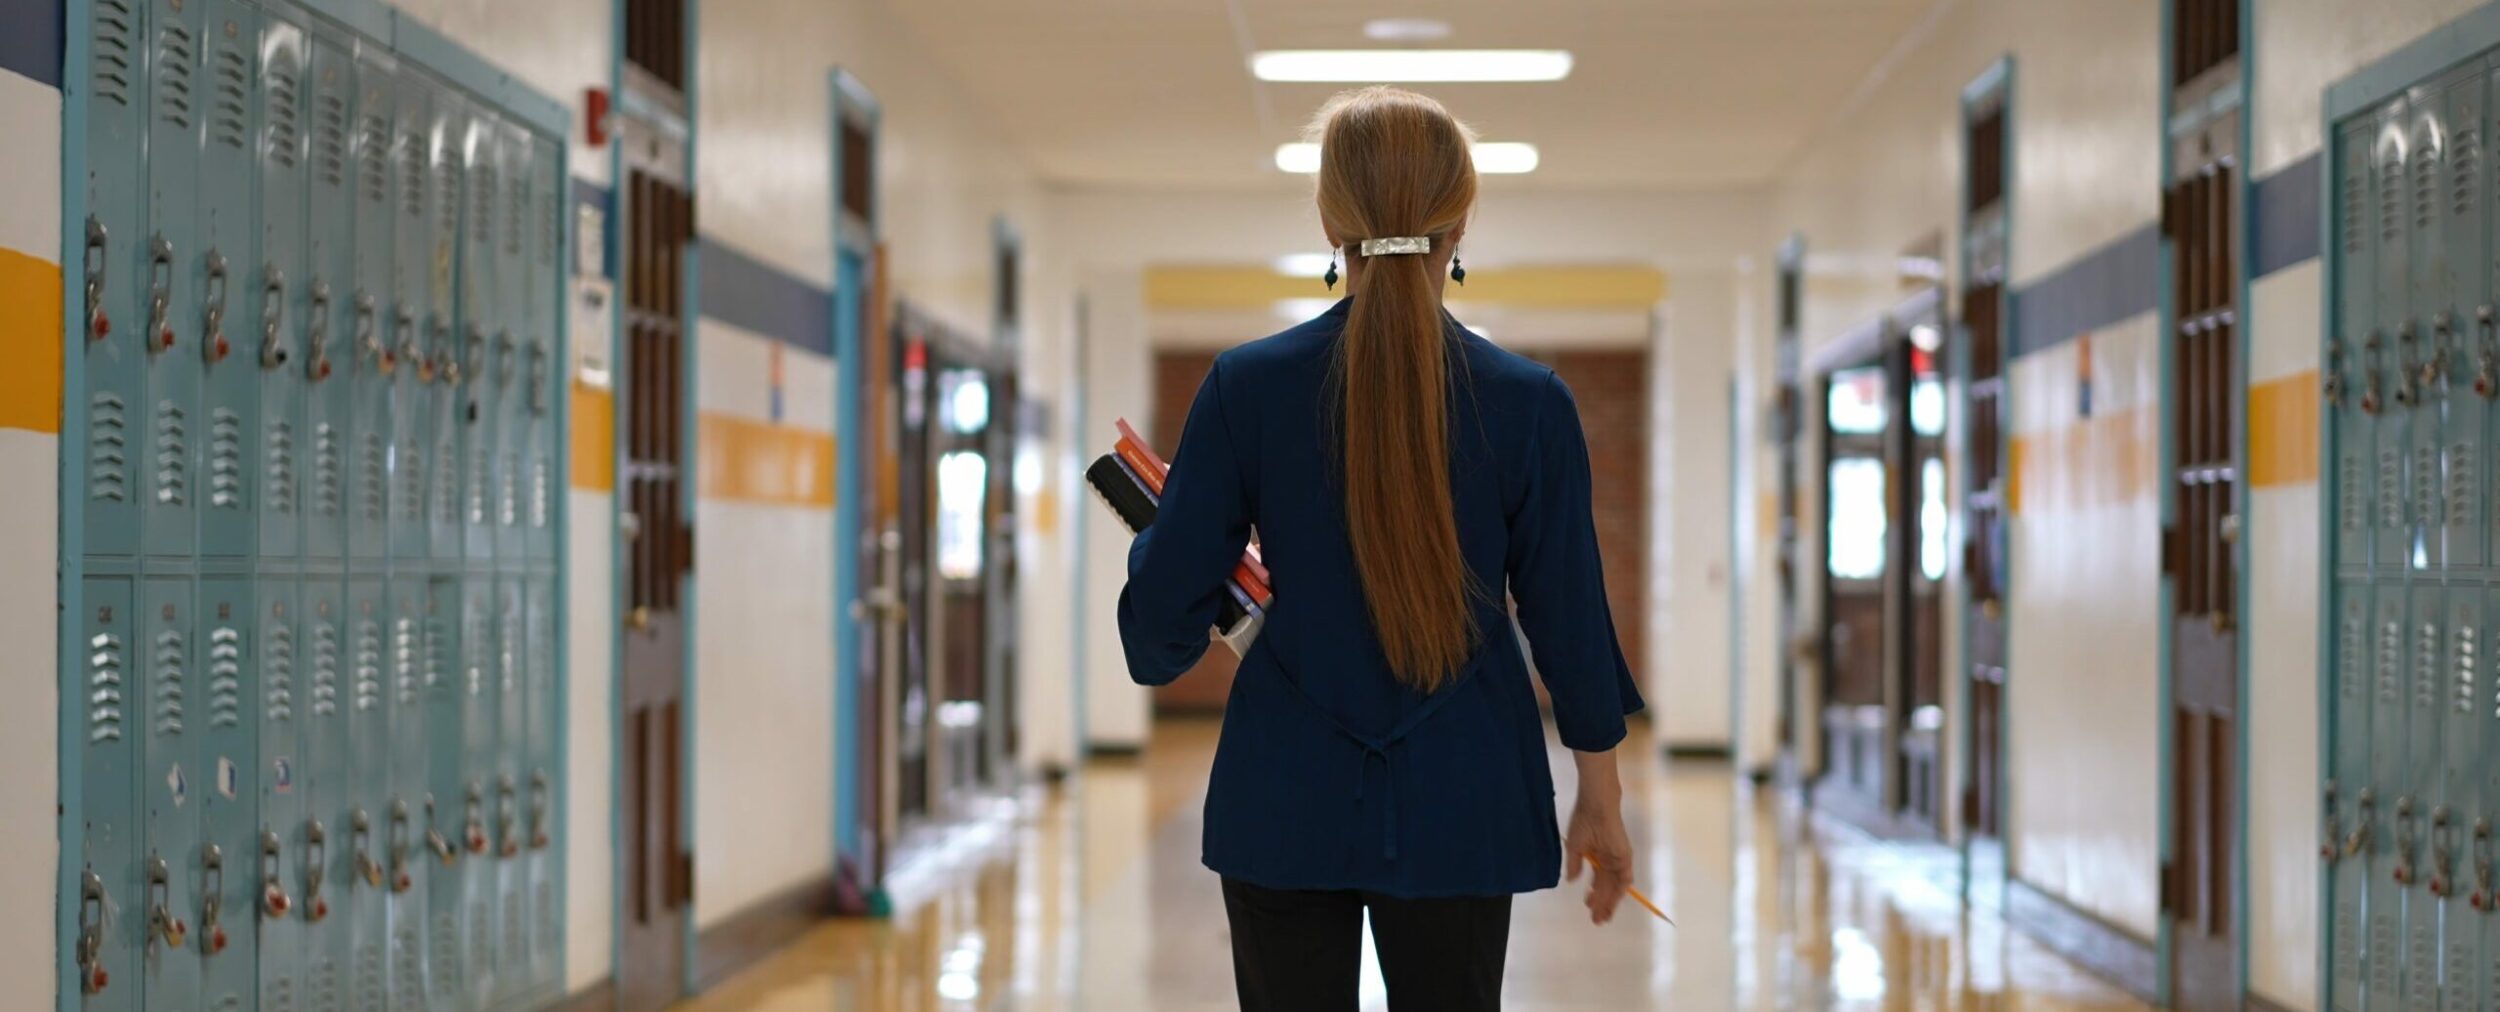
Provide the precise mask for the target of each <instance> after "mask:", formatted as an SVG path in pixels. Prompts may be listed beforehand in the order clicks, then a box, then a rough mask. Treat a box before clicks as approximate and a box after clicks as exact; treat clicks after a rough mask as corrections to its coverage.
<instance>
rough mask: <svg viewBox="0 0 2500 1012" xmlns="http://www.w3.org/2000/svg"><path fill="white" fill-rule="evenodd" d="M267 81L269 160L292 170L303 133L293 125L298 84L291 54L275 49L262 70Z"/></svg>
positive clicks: (285, 49) (285, 50)
mask: <svg viewBox="0 0 2500 1012" xmlns="http://www.w3.org/2000/svg"><path fill="white" fill-rule="evenodd" d="M265 72H266V73H267V75H268V78H269V160H270V161H271V162H273V163H275V164H277V165H279V166H281V167H284V168H289V169H292V168H294V167H295V164H296V162H297V161H299V160H300V159H299V157H298V155H297V152H299V151H301V150H302V144H303V142H304V140H303V133H302V129H301V128H300V127H298V126H297V125H296V122H295V120H296V112H295V89H296V82H297V81H298V80H299V78H298V77H297V74H296V67H295V52H294V50H291V49H287V48H285V47H279V49H278V50H277V52H276V53H275V54H274V55H273V56H272V57H271V58H270V60H269V65H268V67H267V68H265Z"/></svg>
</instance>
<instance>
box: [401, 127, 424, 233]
mask: <svg viewBox="0 0 2500 1012" xmlns="http://www.w3.org/2000/svg"><path fill="white" fill-rule="evenodd" d="M399 208H400V213H402V214H405V215H407V216H408V217H409V218H411V219H416V220H422V219H423V218H424V217H425V135H424V134H421V133H418V132H416V131H415V130H407V131H403V132H402V133H401V134H400V135H399Z"/></svg>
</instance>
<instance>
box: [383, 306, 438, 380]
mask: <svg viewBox="0 0 2500 1012" xmlns="http://www.w3.org/2000/svg"><path fill="white" fill-rule="evenodd" d="M391 336H392V337H394V338H396V339H397V340H396V341H394V342H393V345H392V346H393V348H395V349H396V350H395V351H393V352H391V353H390V354H391V355H392V356H393V358H385V359H383V367H382V371H384V372H389V371H390V366H391V363H392V362H393V361H394V360H398V361H406V362H408V363H409V364H411V365H414V366H416V367H417V382H419V383H425V382H430V381H432V380H433V379H434V374H433V373H432V371H431V370H430V368H429V367H428V366H427V365H426V364H425V359H424V358H423V357H422V356H420V355H418V354H417V317H416V312H415V311H414V310H411V309H409V308H408V304H407V303H405V302H402V303H400V304H399V309H398V312H397V313H396V314H394V315H393V317H392V319H391Z"/></svg>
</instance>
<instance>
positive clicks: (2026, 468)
mask: <svg viewBox="0 0 2500 1012" xmlns="http://www.w3.org/2000/svg"><path fill="white" fill-rule="evenodd" d="M2158 426H2159V419H2157V418H2156V417H2155V416H2154V414H2153V412H2152V411H2151V410H2149V409H2144V408H2136V409H2130V410H2125V411H2113V412H2110V413H2108V414H2103V415H2097V416H2095V417H2092V418H2088V419H2079V420H2077V421H2076V422H2074V423H2073V424H2070V425H2065V426H2061V427H2059V428H2055V429H2051V430H2049V431H2046V432H2034V433H2030V434H2028V435H2021V436H2016V437H2014V442H2013V444H2012V445H2011V446H2010V447H2009V448H2008V455H2009V456H2010V457H2011V464H2012V467H2011V468H2010V470H2011V471H2012V477H2011V479H2010V480H2009V481H2008V482H2007V489H2006V510H2007V512H2009V513H2014V514H2021V513H2023V512H2025V511H2027V510H2031V509H2040V510H2076V509H2088V508H2092V507H2098V506H2108V505H2112V504H2116V503H2123V502H2133V501H2135V500H2137V499H2139V498H2141V497H2144V496H2148V495H2151V494H2152V492H2153V489H2154V487H2155V485H2156V482H2155V481H2154V474H2153V471H2154V469H2155V466H2156V462H2157V461H2158V459H2159V452H2160V447H2159V445H2158V444H2157V443H2156V442H2155V439H2156V438H2157V434H2156V432H2155V431H2154V430H2155V429H2156V428H2158Z"/></svg>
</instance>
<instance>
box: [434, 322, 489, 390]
mask: <svg viewBox="0 0 2500 1012" xmlns="http://www.w3.org/2000/svg"><path fill="white" fill-rule="evenodd" d="M434 357H435V358H436V360H437V361H439V362H440V363H441V364H440V365H437V366H436V367H435V369H434V372H435V374H436V375H439V376H441V377H442V378H443V382H445V383H449V384H451V385H452V386H459V385H460V384H461V382H462V381H464V380H466V379H468V378H469V377H470V376H472V375H475V374H476V373H477V372H478V370H479V367H480V363H482V362H484V361H485V359H486V334H485V332H483V331H480V330H479V329H478V328H477V324H474V323H472V324H469V327H468V332H467V333H466V334H463V335H462V336H461V339H460V354H458V355H453V354H452V350H451V346H450V345H449V344H448V343H446V344H444V345H442V346H440V347H438V348H436V349H435V352H434Z"/></svg>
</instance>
